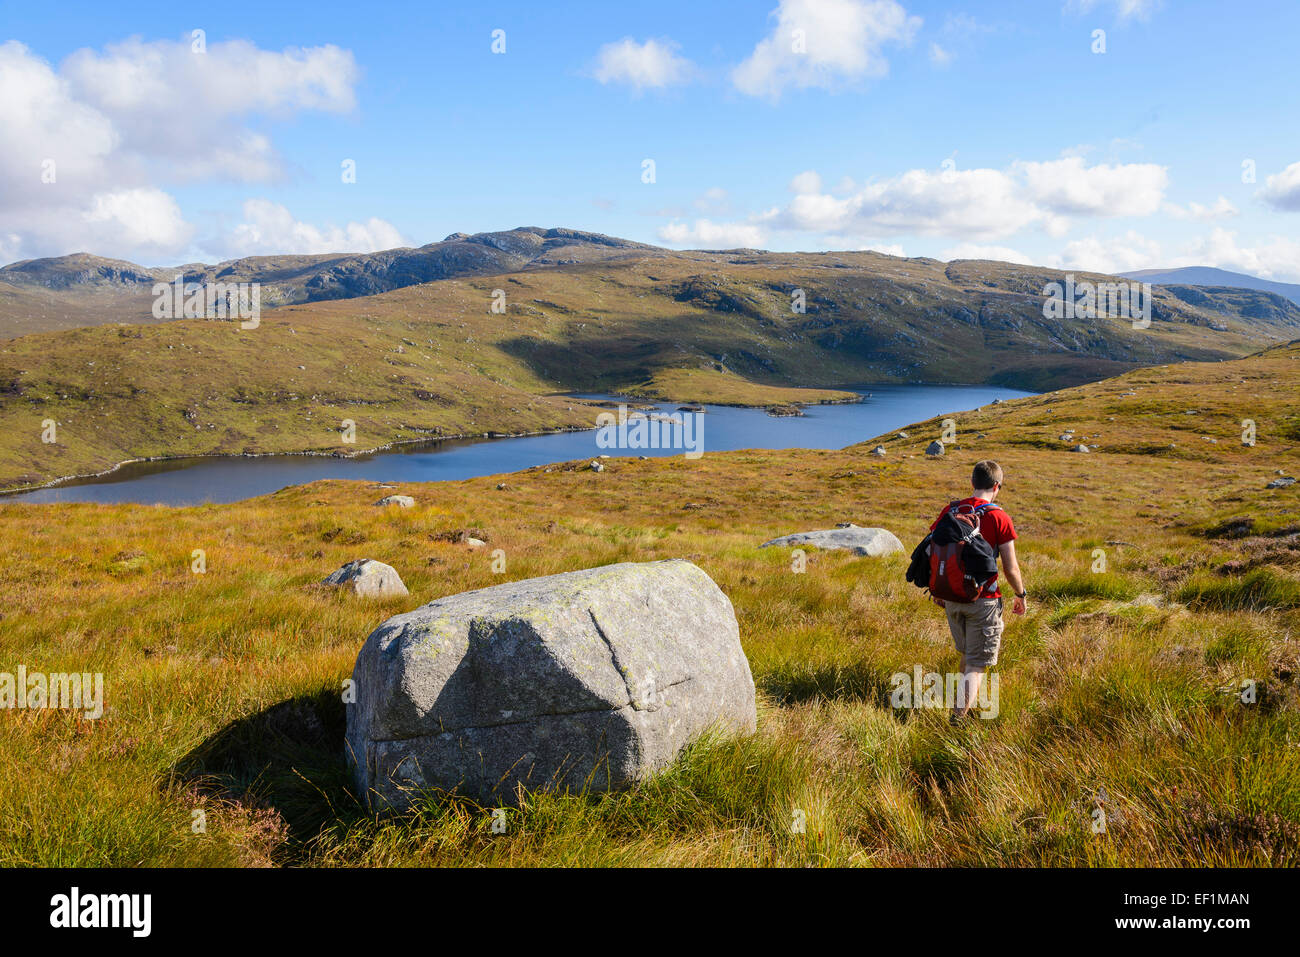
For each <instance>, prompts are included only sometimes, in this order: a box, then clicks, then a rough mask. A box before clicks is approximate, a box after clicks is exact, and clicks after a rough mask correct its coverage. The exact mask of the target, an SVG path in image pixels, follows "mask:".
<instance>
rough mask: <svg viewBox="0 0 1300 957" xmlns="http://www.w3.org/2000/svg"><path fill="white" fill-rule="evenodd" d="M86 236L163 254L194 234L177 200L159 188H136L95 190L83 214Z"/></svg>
mask: <svg viewBox="0 0 1300 957" xmlns="http://www.w3.org/2000/svg"><path fill="white" fill-rule="evenodd" d="M82 221H83V222H84V224H85V226H86V233H85V234H86V235H87V236H90V237H95V240H94V241H93V243H92V248H96V247H99V246H100V244H101V243H102V244H104V245H110V244H114V243H124V244H126V245H127V246H129V247H130V248H132V249H137V250H141V251H144V252H151V251H152V252H153V253H154V254H155V255H166V254H167V253H168V252H169V251H171V250H175V249H180V248H181V247H182V246H184V245H185V244H186V243H187V242H189V240H190V237H191V236H192V235H193V234H194V227H193V226H191V225H190V224H189V223H187V222H185V217H184V216H182V215H181V208H180V206H178V205H176V200H174V199H172V197H171V196H169V195H168V194H167V193H164V192H163V191H162V190H160V189H153V188H151V187H139V188H137V189H124V190H118V191H116V192H111V193H97V194H96V195H95V196H94V197H93V198H92V199H91V202H90V207H89V209H87V210H86V211H85V212H84V213H83V214H82Z"/></svg>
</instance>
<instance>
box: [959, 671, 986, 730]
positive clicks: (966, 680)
mask: <svg viewBox="0 0 1300 957" xmlns="http://www.w3.org/2000/svg"><path fill="white" fill-rule="evenodd" d="M962 679H963V680H962V681H961V682H960V684H961V685H964V686H965V689H964V690H965V694H964V695H963V694H958V696H957V697H958V700H959V702H960V701H961V699H962V698H965V701H964V702H961V704H962V708H961V715H960V717H963V718H964V717H966V715H967V714H969V713H970V710H971V708H972V707H974V706H975V705H976V704H978V703H979V696H980V685H981V684H983V683H984V669H983V668H973V669H972V668H967V667H966V661H965V659H964V658H963V660H962Z"/></svg>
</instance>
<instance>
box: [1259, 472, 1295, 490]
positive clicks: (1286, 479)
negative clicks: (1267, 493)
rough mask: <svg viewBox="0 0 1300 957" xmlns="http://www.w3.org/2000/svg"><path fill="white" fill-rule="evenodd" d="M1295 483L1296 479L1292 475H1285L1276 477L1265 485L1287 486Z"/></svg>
mask: <svg viewBox="0 0 1300 957" xmlns="http://www.w3.org/2000/svg"><path fill="white" fill-rule="evenodd" d="M1294 484H1295V479H1294V478H1292V477H1291V476H1290V475H1286V476H1283V477H1282V478H1275V479H1273V481H1271V482H1269V483H1268V485H1267V486H1265V487H1266V488H1286V487H1287V486H1288V485H1294Z"/></svg>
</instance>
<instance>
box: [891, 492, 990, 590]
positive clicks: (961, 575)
mask: <svg viewBox="0 0 1300 957" xmlns="http://www.w3.org/2000/svg"><path fill="white" fill-rule="evenodd" d="M991 508H997V506H996V505H994V504H993V503H992V502H984V503H982V504H980V505H967V504H962V503H961V502H953V503H952V504H951V505H949V506H948V510H947V511H946V512H944V513H943V515H942V516H941V517H940V519H939V523H938V524H937V525H935V526H934V531H932V532H931V533H930V534H929V535H927V536H925V538H923V539H921V544H919V545H917V546H916V549H915V550H914V551H913V552H912V562H911V564H910V565H909V566H908V568H907V580H908V581H910V582H911V583H912V584H913V585H915V586H916V587H917V588H927V589H929V591H930V594H931V595H933V596H934V597H935V598H941V599H943V600H944V601H955V602H962V603H966V602H972V601H975V600H976V599H977V598H979V597H980V596H981V595H982V594H983V593H984V591H985V590H986V589H988V588H989V586H990V585H992V584H993V583H994V582H995V581H996V580H997V575H998V556H997V552H996V550H995V549H994V548H993V546H992V545H991V544H990V543H989V542H988V540H987V539H986V538H985V537H984V536H983V535H981V534H980V517H981V516H982V515H983V514H984V513H985V512H986V511H988V510H989V509H991ZM989 590H991V589H989Z"/></svg>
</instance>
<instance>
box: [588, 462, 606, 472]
mask: <svg viewBox="0 0 1300 957" xmlns="http://www.w3.org/2000/svg"><path fill="white" fill-rule="evenodd" d="M590 467H591V470H592V471H593V472H603V471H605V465H604V463H603V462H592V463H591V466H590Z"/></svg>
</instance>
